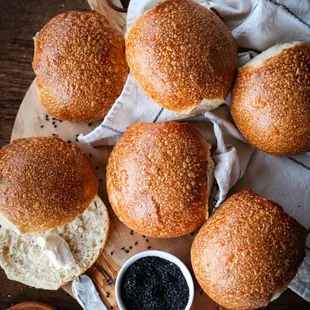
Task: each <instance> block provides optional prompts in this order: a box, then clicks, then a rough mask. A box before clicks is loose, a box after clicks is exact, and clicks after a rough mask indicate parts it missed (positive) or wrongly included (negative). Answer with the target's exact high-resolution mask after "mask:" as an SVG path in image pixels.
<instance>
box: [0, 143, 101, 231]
mask: <svg viewBox="0 0 310 310" xmlns="http://www.w3.org/2000/svg"><path fill="white" fill-rule="evenodd" d="M97 191H98V181H97V178H96V173H95V170H94V168H93V166H92V164H91V163H90V161H89V160H88V159H87V158H86V156H85V155H84V154H83V153H82V151H81V150H79V149H78V148H77V147H76V146H74V145H69V144H67V143H66V142H64V141H62V140H61V139H59V138H56V137H36V138H23V139H18V140H15V141H13V142H12V143H11V144H9V145H7V146H5V147H4V148H2V149H1V150H0V192H1V196H0V215H1V216H2V217H3V218H5V219H6V220H8V221H9V222H10V223H12V225H13V226H14V228H16V229H17V230H18V231H20V232H21V233H24V232H42V231H46V230H49V229H52V228H55V227H57V226H63V225H65V224H67V223H69V222H71V221H72V220H73V219H75V218H76V217H77V216H79V215H81V214H82V213H83V212H84V211H85V210H86V209H87V207H88V206H89V204H90V202H91V201H92V200H93V199H94V197H95V196H96V194H97Z"/></svg>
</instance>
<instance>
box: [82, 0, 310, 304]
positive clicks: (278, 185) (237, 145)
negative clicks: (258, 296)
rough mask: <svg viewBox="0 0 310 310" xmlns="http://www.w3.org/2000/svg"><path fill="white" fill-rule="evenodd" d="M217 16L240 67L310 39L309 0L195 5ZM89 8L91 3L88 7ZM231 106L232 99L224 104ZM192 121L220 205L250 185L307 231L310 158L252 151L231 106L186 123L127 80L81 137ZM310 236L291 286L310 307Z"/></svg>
mask: <svg viewBox="0 0 310 310" xmlns="http://www.w3.org/2000/svg"><path fill="white" fill-rule="evenodd" d="M195 1H196V2H198V3H200V4H201V5H203V6H206V7H208V8H210V9H212V10H214V11H215V12H216V13H217V14H218V15H219V16H220V17H221V18H222V19H223V20H224V21H225V23H226V24H227V26H228V27H229V29H230V30H231V31H232V34H233V36H234V38H235V40H236V42H237V45H238V47H239V48H243V49H246V50H248V51H246V52H243V53H240V54H239V64H240V65H242V64H244V63H246V62H247V61H249V60H250V59H251V58H252V57H253V55H255V52H254V53H253V52H249V51H250V50H253V51H256V52H261V51H263V50H265V49H267V48H269V47H271V46H273V45H275V44H276V43H285V42H289V41H310V1H308V0H301V1H295V0H278V1H276V0H214V1H207V0H195ZM90 2H91V1H90ZM158 2H160V1H159V0H131V2H130V6H129V8H128V15H127V29H128V28H129V27H130V26H131V24H132V23H133V22H134V21H135V20H136V18H137V17H138V16H139V15H140V14H142V13H143V12H144V11H145V10H147V9H149V8H152V7H154V5H156V4H157V3H158ZM226 101H227V105H229V97H228V98H227V100H226ZM169 120H190V121H194V122H195V124H196V125H197V126H198V127H199V128H200V129H201V130H202V132H203V134H204V136H205V138H206V139H207V140H208V141H210V142H211V143H212V145H213V146H214V153H213V158H214V160H215V165H216V166H215V171H214V175H215V179H216V187H215V195H214V200H213V205H214V206H215V207H217V206H218V205H219V204H220V203H221V202H222V201H223V200H224V199H225V198H226V195H227V194H228V191H229V190H230V189H231V188H232V187H233V186H234V185H235V184H236V183H237V181H239V179H241V180H240V181H239V182H238V183H237V185H236V186H234V188H233V190H232V191H237V190H239V189H242V188H245V187H250V188H252V189H253V190H254V191H256V192H257V193H259V194H261V195H262V196H265V197H267V198H270V199H273V200H274V201H276V202H278V203H279V204H280V205H282V206H283V208H284V210H285V211H286V212H287V213H289V214H290V215H291V216H293V217H294V218H296V219H297V220H298V221H299V222H300V223H302V224H303V225H304V226H305V227H306V228H307V229H309V227H310V157H309V156H307V155H299V156H293V157H283V158H279V157H274V156H270V155H266V154H264V153H262V152H260V151H258V150H255V152H254V155H253V156H252V159H251V160H250V158H251V155H252V154H253V151H254V150H253V148H252V147H251V146H250V145H249V144H247V143H246V141H245V140H244V139H243V138H242V136H241V135H240V133H239V132H238V131H237V129H236V128H235V126H234V125H233V122H232V121H231V118H230V115H229V107H228V106H222V107H220V108H218V109H216V110H213V111H211V112H207V113H204V114H203V115H200V116H196V117H191V118H186V116H184V115H178V114H176V113H173V112H170V111H168V110H165V109H163V108H161V107H160V106H159V105H157V104H156V103H155V102H153V101H152V100H151V99H148V98H147V97H146V95H145V94H144V93H143V91H142V90H141V89H140V87H139V86H138V85H137V83H136V82H135V80H134V78H133V77H132V75H131V74H129V76H128V79H127V82H126V85H125V87H124V90H123V92H122V94H121V95H120V97H119V98H118V99H117V101H116V102H115V104H114V105H113V107H112V109H111V110H110V112H109V113H108V115H107V116H106V118H105V119H104V121H103V122H102V124H101V125H100V126H98V127H97V128H96V129H95V130H94V131H92V132H91V133H89V134H87V135H80V136H79V140H80V141H81V142H84V143H96V144H98V143H99V144H111V143H112V144H113V143H115V142H116V141H117V139H118V138H119V137H120V135H121V134H122V133H124V132H125V131H126V128H127V127H128V126H130V125H131V124H133V123H137V122H163V121H169ZM309 247H310V238H308V242H307V250H306V251H307V257H306V259H305V260H304V262H303V264H302V266H301V267H300V268H299V271H298V274H297V275H296V277H295V278H294V280H293V281H292V282H291V284H290V286H289V287H290V288H291V289H292V290H293V291H295V292H296V293H297V294H299V295H300V296H302V297H303V298H304V299H306V300H307V301H309V302H310V251H309Z"/></svg>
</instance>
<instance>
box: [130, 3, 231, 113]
mask: <svg viewBox="0 0 310 310" xmlns="http://www.w3.org/2000/svg"><path fill="white" fill-rule="evenodd" d="M125 41H126V58H127V62H128V65H129V67H130V70H131V73H132V74H133V76H134V78H135V79H136V81H137V82H138V84H139V85H140V86H141V88H142V89H143V90H144V92H145V93H146V94H147V96H149V97H150V98H152V99H153V100H154V101H155V102H157V103H158V104H160V105H161V106H163V107H164V108H166V109H168V110H172V111H175V112H177V113H182V114H191V113H202V112H203V110H204V109H205V110H210V109H212V108H216V107H218V106H219V104H221V103H224V100H225V98H226V96H227V94H228V92H229V90H230V88H231V86H232V83H233V79H234V75H235V71H236V67H237V48H236V45H235V42H234V39H233V37H232V35H231V33H230V31H229V30H228V29H227V27H226V25H225V24H224V23H223V22H222V20H221V19H220V18H219V17H218V16H216V15H215V14H214V13H212V12H211V11H209V10H208V9H206V8H204V7H203V6H201V5H199V4H197V3H194V2H193V1H188V0H167V1H164V2H162V3H160V4H158V5H157V6H156V7H155V8H153V9H151V10H148V11H146V12H145V13H144V14H142V15H141V16H140V17H139V18H138V19H137V20H136V21H135V23H134V24H133V25H132V26H131V27H130V29H129V30H128V32H127V34H126V36H125ZM203 99H207V100H209V101H210V103H209V104H208V105H207V106H205V107H204V106H201V107H200V108H199V109H196V110H194V109H195V108H197V107H198V106H199V105H200V104H201V102H202V100H203Z"/></svg>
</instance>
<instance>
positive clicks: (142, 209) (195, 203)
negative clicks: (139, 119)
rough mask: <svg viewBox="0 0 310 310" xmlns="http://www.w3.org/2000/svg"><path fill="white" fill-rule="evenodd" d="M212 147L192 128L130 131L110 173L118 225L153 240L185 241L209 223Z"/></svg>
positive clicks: (136, 127) (155, 127) (169, 125)
mask: <svg viewBox="0 0 310 310" xmlns="http://www.w3.org/2000/svg"><path fill="white" fill-rule="evenodd" d="M209 148H210V146H209V144H208V143H206V142H205V140H204V139H203V137H202V136H201V133H200V131H199V130H198V129H197V128H195V127H194V126H192V125H190V124H188V123H177V122H167V123H156V124H146V123H140V124H135V125H132V126H130V127H129V128H128V129H127V131H126V133H125V134H124V135H123V136H122V138H121V139H120V141H119V142H118V144H117V145H116V146H115V148H114V149H113V151H112V154H111V156H110V159H109V163H108V167H107V190H108V196H109V201H110V203H111V206H112V207H113V210H114V211H115V213H116V215H117V216H118V217H119V219H120V220H121V221H122V222H123V223H125V224H126V225H127V226H128V227H130V228H131V229H133V230H135V231H137V232H139V233H141V234H144V235H147V236H151V237H159V238H172V237H178V236H182V235H184V234H187V233H189V232H191V231H193V230H195V229H196V228H197V227H198V226H199V225H201V224H202V223H203V222H204V220H205V219H206V217H207V208H208V207H207V203H208V164H209V156H210V151H209Z"/></svg>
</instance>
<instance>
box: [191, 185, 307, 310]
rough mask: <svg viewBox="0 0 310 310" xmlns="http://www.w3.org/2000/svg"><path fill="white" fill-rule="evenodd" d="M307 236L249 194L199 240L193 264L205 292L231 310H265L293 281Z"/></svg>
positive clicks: (219, 214)
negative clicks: (261, 309)
mask: <svg viewBox="0 0 310 310" xmlns="http://www.w3.org/2000/svg"><path fill="white" fill-rule="evenodd" d="M306 238H307V230H306V229H305V228H304V227H303V226H302V225H300V224H299V223H298V222H297V221H296V220H295V219H293V218H292V217H290V216H289V215H288V214H286V213H285V212H284V211H283V210H282V208H281V206H279V205H278V204H276V203H275V202H273V201H271V200H267V199H265V198H263V197H261V196H259V195H257V194H255V193H253V192H252V191H251V190H250V189H245V190H243V191H241V192H239V193H236V194H234V195H232V196H231V197H230V198H228V199H227V200H226V201H225V202H224V203H223V204H222V205H221V207H220V208H219V209H218V210H217V211H215V212H214V214H213V215H212V216H211V217H210V218H209V219H208V221H207V222H206V224H205V225H204V226H203V227H202V228H201V229H200V231H199V233H198V235H197V236H196V237H195V240H194V243H193V245H192V249H191V261H192V266H193V269H194V273H195V276H196V278H197V280H198V282H199V284H200V285H201V287H202V288H203V290H204V291H205V292H206V293H207V294H208V295H209V296H210V297H211V298H212V299H213V300H214V301H216V302H217V303H218V304H220V305H221V306H223V307H225V308H228V309H239V310H243V309H244V310H246V309H256V308H260V307H265V306H267V304H268V303H269V302H270V300H271V298H272V296H273V295H275V294H277V293H280V292H282V291H283V290H285V288H286V287H287V286H288V284H289V283H290V281H291V280H292V279H293V277H294V276H295V274H296V272H297V269H298V267H299V266H300V264H301V263H302V261H303V259H304V257H305V243H306Z"/></svg>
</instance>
